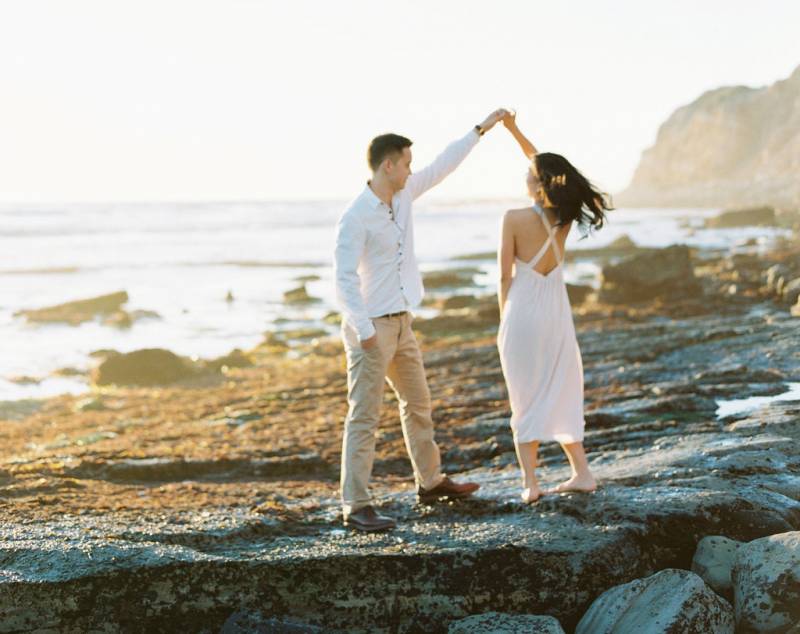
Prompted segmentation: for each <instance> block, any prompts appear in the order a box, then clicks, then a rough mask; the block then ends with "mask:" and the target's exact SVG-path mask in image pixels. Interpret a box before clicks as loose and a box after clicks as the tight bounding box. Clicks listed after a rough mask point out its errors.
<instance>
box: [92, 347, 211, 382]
mask: <svg viewBox="0 0 800 634" xmlns="http://www.w3.org/2000/svg"><path fill="white" fill-rule="evenodd" d="M196 373H197V369H196V368H195V366H194V365H193V364H192V363H191V362H190V361H188V360H187V359H184V358H182V357H179V356H178V355H176V354H175V353H174V352H170V351H169V350H163V349H161V348H148V349H144V350H136V351H134V352H128V353H126V354H119V355H114V356H111V357H109V358H107V359H106V360H105V361H103V362H102V363H101V364H100V365H99V366H98V367H97V369H96V370H95V371H94V372H93V373H92V379H93V380H94V382H95V383H96V384H97V385H109V384H116V385H143V386H144V385H169V384H170V383H175V382H176V381H180V380H182V379H186V378H189V377H191V376H194V375H195V374H196Z"/></svg>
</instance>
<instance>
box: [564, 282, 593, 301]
mask: <svg viewBox="0 0 800 634" xmlns="http://www.w3.org/2000/svg"><path fill="white" fill-rule="evenodd" d="M592 293H594V288H592V287H591V286H589V285H586V284H567V296H568V297H569V303H570V304H572V305H573V306H577V305H578V304H582V303H583V302H584V301H586V298H587V297H589V295H591V294H592Z"/></svg>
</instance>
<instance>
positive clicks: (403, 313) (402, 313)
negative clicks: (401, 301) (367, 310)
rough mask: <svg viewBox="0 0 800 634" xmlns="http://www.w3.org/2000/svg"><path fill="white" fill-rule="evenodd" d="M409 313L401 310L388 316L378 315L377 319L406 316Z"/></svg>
mask: <svg viewBox="0 0 800 634" xmlns="http://www.w3.org/2000/svg"><path fill="white" fill-rule="evenodd" d="M407 312H408V311H407V310H401V311H400V312H399V313H387V314H386V315H378V316H377V317H376V318H375V319H383V318H384V317H400V315H405V314H406V313H407Z"/></svg>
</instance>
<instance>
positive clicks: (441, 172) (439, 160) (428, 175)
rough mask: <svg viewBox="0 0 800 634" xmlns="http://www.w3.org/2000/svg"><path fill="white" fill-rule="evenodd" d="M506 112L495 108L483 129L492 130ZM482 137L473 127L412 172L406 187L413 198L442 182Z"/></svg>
mask: <svg viewBox="0 0 800 634" xmlns="http://www.w3.org/2000/svg"><path fill="white" fill-rule="evenodd" d="M505 114H506V111H505V110H503V109H500V110H495V111H494V112H493V113H491V114H490V115H489V116H488V117H486V119H484V120H483V122H481V124H480V127H481V129H482V130H483V131H484V132H487V131H488V130H491V129H492V127H494V124H496V123H497V122H498V121H500V119H502V118H503V117H504V116H505ZM480 138H481V137H480V134H479V133H478V131H477V130H475V128H473V129H472V130H470V131H469V132H468V133H467V135H466V136H464V137H463V138H461V139H458V140H457V141H453V142H452V143H451V144H450V145H448V146H447V147H446V148H445V149H444V151H443V152H442V153H441V154H440V155H439V156H437V157H436V158H435V159H434V161H433V163H431V164H430V165H428V166H427V167H425V168H424V169H421V170H420V171H419V172H414V173H413V174H411V176H409V177H408V180H407V181H406V187H405V188H406V189H407V190H408V192H409V193H410V194H411V198H412V199H417V198H419V197H420V196H422V194H424V193H425V192H426V191H428V190H429V189H431V188H432V187H435V186H436V185H438V184H439V183H441V182H442V181H443V180H444V179H445V177H447V176H448V175H449V174H451V173H452V172H453V171H454V170H455V169H456V168H457V167H458V166H459V165H461V162H462V161H463V160H464V159H465V158H467V155H468V154H469V153H470V152H471V151H472V148H474V147H475V146H476V145H477V144H478V141H479V140H480Z"/></svg>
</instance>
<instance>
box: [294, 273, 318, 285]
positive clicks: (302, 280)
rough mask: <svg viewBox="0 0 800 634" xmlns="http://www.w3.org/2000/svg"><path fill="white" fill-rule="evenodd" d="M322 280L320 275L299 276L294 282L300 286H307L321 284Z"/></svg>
mask: <svg viewBox="0 0 800 634" xmlns="http://www.w3.org/2000/svg"><path fill="white" fill-rule="evenodd" d="M321 279H322V278H321V277H320V276H319V275H314V274H311V275H298V276H297V277H295V278H294V281H295V282H297V283H299V284H305V283H306V282H319V281H320V280H321Z"/></svg>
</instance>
